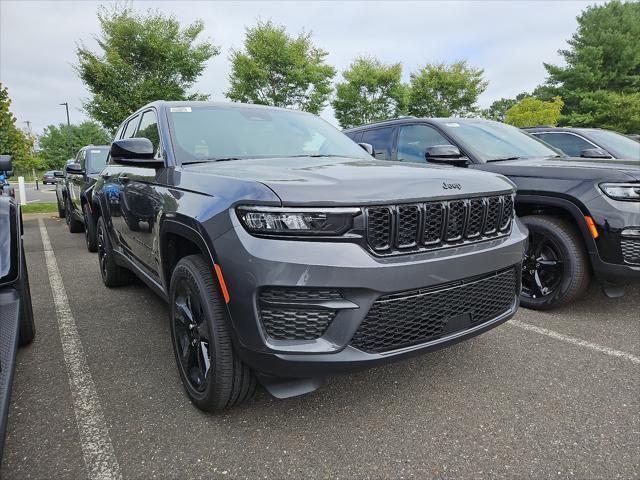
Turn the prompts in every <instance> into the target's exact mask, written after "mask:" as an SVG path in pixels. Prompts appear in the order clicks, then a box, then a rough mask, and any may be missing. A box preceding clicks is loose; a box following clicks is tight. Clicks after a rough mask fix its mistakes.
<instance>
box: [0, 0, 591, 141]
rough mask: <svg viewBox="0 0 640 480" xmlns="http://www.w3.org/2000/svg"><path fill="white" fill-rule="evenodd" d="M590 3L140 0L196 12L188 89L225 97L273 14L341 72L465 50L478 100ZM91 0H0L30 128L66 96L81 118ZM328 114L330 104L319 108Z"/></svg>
mask: <svg viewBox="0 0 640 480" xmlns="http://www.w3.org/2000/svg"><path fill="white" fill-rule="evenodd" d="M591 3H592V2H584V1H558V2H524V1H522V2H496V1H487V2H374V1H370V2H338V1H334V2H267V1H265V2H234V3H229V2H204V1H201V2H186V1H185V2H147V1H136V2H135V3H134V7H135V8H136V9H146V8H157V9H159V10H161V11H163V12H167V13H172V14H174V15H175V16H176V17H177V18H178V19H179V20H180V21H181V22H183V23H184V24H186V23H190V22H192V21H194V20H196V19H198V18H200V19H202V20H203V21H204V23H205V27H206V28H205V32H204V35H205V36H206V37H209V38H210V39H211V40H212V41H213V43H215V44H216V45H219V46H220V47H221V54H220V55H219V56H217V57H215V58H213V59H212V60H211V61H210V62H209V64H208V65H207V69H206V70H205V72H204V74H203V75H202V77H201V78H200V79H199V81H198V83H197V85H196V89H197V90H199V91H201V92H206V93H211V94H212V98H213V99H216V100H224V95H223V93H224V91H225V90H226V88H227V84H228V75H229V62H228V56H229V51H230V49H231V48H234V47H235V48H239V47H241V46H242V41H243V38H244V29H245V27H246V26H248V25H252V24H254V23H255V21H256V19H257V18H261V19H263V20H268V19H272V20H273V21H275V22H277V23H281V24H283V25H285V26H286V27H287V29H288V31H289V32H290V33H298V32H300V31H302V30H303V29H304V30H307V31H309V30H311V31H313V36H314V41H315V43H316V44H317V45H318V46H320V47H322V48H324V49H325V50H327V51H328V52H329V56H328V61H329V63H331V64H332V65H334V66H335V67H336V68H337V69H338V72H339V73H338V78H341V77H340V72H341V71H342V70H343V69H345V68H346V67H347V66H348V65H349V63H351V61H352V60H353V58H355V57H356V56H358V55H365V54H370V55H374V56H377V57H378V58H380V59H381V60H382V61H385V62H398V61H400V62H402V64H403V67H404V76H405V79H408V76H409V72H410V71H412V70H415V69H417V68H418V67H420V66H422V65H424V64H425V63H427V62H433V61H440V60H443V61H453V60H457V59H460V58H467V59H468V60H469V62H470V63H471V64H472V65H474V66H478V67H482V68H484V69H485V76H486V78H487V79H488V80H489V87H488V89H487V91H486V92H485V93H484V94H483V95H482V97H481V99H480V103H481V104H482V105H483V106H487V105H489V104H490V103H491V102H492V101H493V100H495V99H497V98H500V97H509V96H514V95H516V94H518V93H520V92H522V91H530V90H532V89H533V88H534V87H535V86H536V85H538V84H539V83H541V82H542V81H543V80H544V76H545V71H544V68H543V66H542V62H545V61H546V62H552V63H558V62H560V58H559V56H558V55H557V50H558V49H559V48H563V47H564V46H565V41H566V40H567V39H568V38H569V37H570V36H571V34H572V33H573V32H574V31H575V29H576V26H577V23H576V20H575V17H576V16H577V15H578V14H579V13H580V11H581V10H582V9H584V8H585V7H586V6H587V5H589V4H591ZM98 6H99V3H96V2H66V1H57V2H49V1H44V2H35V1H31V2H4V1H3V2H0V81H2V83H3V84H5V86H7V87H8V88H9V94H10V96H11V98H12V99H13V105H12V109H13V111H14V113H15V114H16V116H17V118H18V121H19V122H24V121H27V120H29V121H31V122H32V126H33V128H34V131H36V132H40V131H41V130H42V128H44V127H45V126H46V125H48V124H51V123H58V122H61V121H64V120H65V116H64V109H63V107H60V106H59V105H58V104H59V103H61V102H65V101H68V102H69V104H70V105H71V107H72V110H71V119H72V122H77V121H80V120H82V119H83V118H84V114H83V113H82V112H81V111H80V108H81V104H82V98H85V97H87V95H88V94H87V91H86V89H85V88H84V87H83V85H82V83H81V82H80V80H79V79H78V77H77V75H76V72H75V71H74V70H73V68H72V64H73V63H74V62H75V61H76V57H75V48H76V42H78V41H79V40H82V41H84V42H85V43H86V44H88V45H90V46H92V45H93V46H95V41H94V37H95V36H96V35H98V34H99V26H98V22H97V19H96V11H97V9H98ZM323 116H324V117H325V118H328V119H330V120H333V118H332V114H331V111H330V109H327V111H326V112H324V113H323Z"/></svg>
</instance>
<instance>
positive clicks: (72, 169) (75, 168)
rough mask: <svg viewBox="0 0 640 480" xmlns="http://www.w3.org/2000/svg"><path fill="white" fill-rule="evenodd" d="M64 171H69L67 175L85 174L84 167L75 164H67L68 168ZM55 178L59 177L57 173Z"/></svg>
mask: <svg viewBox="0 0 640 480" xmlns="http://www.w3.org/2000/svg"><path fill="white" fill-rule="evenodd" d="M64 169H65V170H66V171H67V173H70V174H71V175H82V174H83V173H84V172H83V171H82V167H81V166H80V164H79V163H75V162H73V163H67V166H66V167H65V168H64ZM53 176H54V177H57V175H56V174H55V173H54V174H53ZM61 176H62V175H61Z"/></svg>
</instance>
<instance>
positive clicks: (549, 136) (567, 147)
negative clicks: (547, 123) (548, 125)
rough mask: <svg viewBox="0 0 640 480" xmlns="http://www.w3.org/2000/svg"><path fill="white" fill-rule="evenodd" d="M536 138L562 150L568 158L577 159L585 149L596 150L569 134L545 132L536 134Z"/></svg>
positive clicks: (581, 139) (584, 141) (580, 138)
mask: <svg viewBox="0 0 640 480" xmlns="http://www.w3.org/2000/svg"><path fill="white" fill-rule="evenodd" d="M536 136H537V137H538V138H539V139H540V140H542V141H544V142H547V143H548V144H549V145H552V146H554V147H556V148H558V149H560V150H562V151H563V152H564V153H566V154H567V155H569V156H570V157H579V156H580V152H582V150H586V149H587V148H596V147H594V146H593V145H592V144H591V143H589V142H587V141H586V140H585V139H584V138H582V137H578V136H577V135H572V134H570V133H556V132H547V133H537V134H536Z"/></svg>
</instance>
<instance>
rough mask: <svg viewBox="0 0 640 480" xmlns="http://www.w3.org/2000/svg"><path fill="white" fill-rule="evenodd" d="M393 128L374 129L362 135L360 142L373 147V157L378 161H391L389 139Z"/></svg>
mask: <svg viewBox="0 0 640 480" xmlns="http://www.w3.org/2000/svg"><path fill="white" fill-rule="evenodd" d="M392 136H393V127H388V128H376V129H375V130H369V131H366V132H364V133H363V134H362V138H361V139H360V142H362V143H369V144H370V145H371V146H373V153H374V155H373V156H374V157H376V158H377V159H379V160H391V137H392Z"/></svg>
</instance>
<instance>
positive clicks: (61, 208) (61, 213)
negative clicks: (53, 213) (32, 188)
mask: <svg viewBox="0 0 640 480" xmlns="http://www.w3.org/2000/svg"><path fill="white" fill-rule="evenodd" d="M56 200H57V201H58V217H60V218H64V216H65V211H64V203H63V202H61V201H60V197H59V196H58V194H57V193H56Z"/></svg>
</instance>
